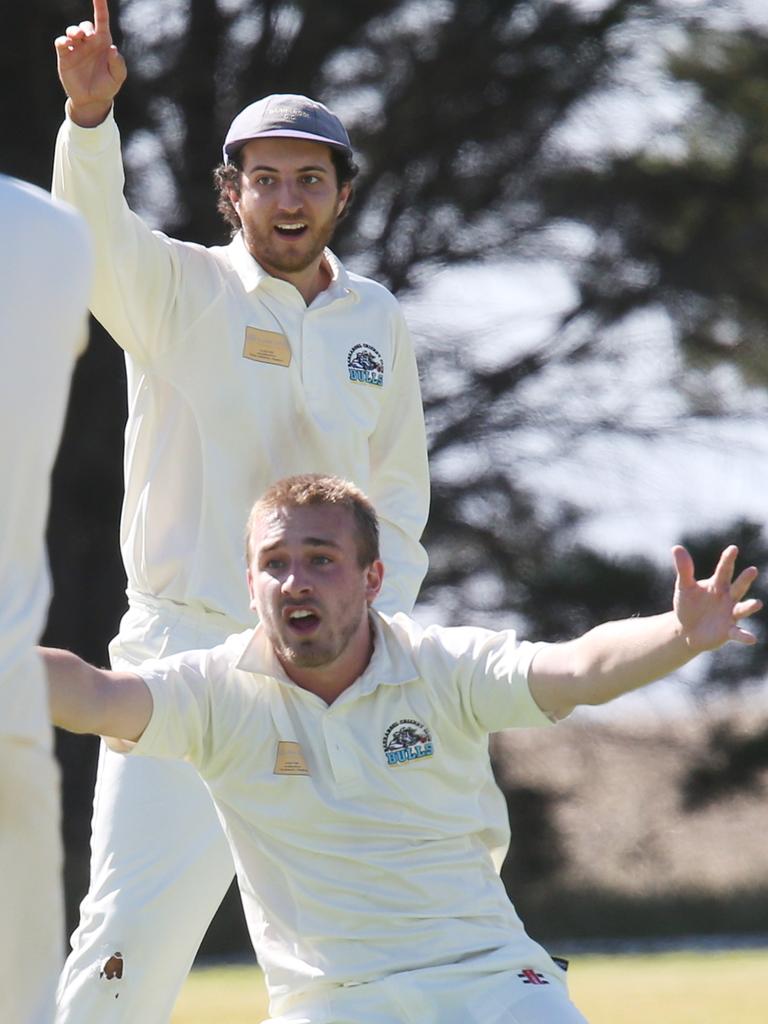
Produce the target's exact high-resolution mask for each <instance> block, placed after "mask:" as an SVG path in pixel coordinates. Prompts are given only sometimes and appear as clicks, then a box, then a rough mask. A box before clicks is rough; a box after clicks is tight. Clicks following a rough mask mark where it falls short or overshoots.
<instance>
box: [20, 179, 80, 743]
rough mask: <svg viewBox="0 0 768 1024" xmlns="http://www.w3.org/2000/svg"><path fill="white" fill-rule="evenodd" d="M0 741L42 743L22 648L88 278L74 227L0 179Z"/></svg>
mask: <svg viewBox="0 0 768 1024" xmlns="http://www.w3.org/2000/svg"><path fill="white" fill-rule="evenodd" d="M0 224H2V252H3V260H2V270H1V271H0V318H2V327H1V328H0V430H1V431H2V439H1V440H0V481H1V482H0V736H14V737H16V738H20V739H26V740H29V739H33V740H37V741H40V742H43V741H44V742H49V739H48V738H49V737H50V734H51V726H50V719H49V715H48V702H47V693H46V680H45V672H44V669H43V666H42V664H41V662H40V659H39V658H38V656H37V655H36V654H35V653H34V651H33V647H34V645H35V644H36V643H37V642H38V640H39V639H40V634H41V633H42V631H43V627H44V626H45V618H46V615H47V614H48V601H49V599H50V596H51V591H50V579H49V574H48V559H47V557H46V550H45V525H46V520H47V518H48V497H49V489H50V474H51V469H52V467H53V462H54V459H55V457H56V452H57V450H58V447H59V438H60V436H61V426H62V423H63V421H64V413H65V410H66V406H67V396H68V394H69V381H70V377H71V374H72V368H73V366H74V363H75V358H76V357H77V356H78V355H79V353H80V351H81V350H82V348H83V347H84V345H85V341H86V337H87V335H86V326H87V314H86V305H87V302H88V291H89V288H90V275H91V270H92V259H91V249H90V243H89V240H88V232H87V228H86V226H85V224H84V223H83V221H82V218H81V217H79V216H78V215H77V214H76V213H75V211H74V210H72V209H70V208H69V207H65V206H64V204H63V203H59V202H54V201H53V200H51V197H50V196H49V195H48V194H47V193H46V192H43V190H42V189H39V188H35V187H34V186H32V185H28V184H27V183H26V182H21V181H16V180H14V179H11V178H6V177H4V176H0Z"/></svg>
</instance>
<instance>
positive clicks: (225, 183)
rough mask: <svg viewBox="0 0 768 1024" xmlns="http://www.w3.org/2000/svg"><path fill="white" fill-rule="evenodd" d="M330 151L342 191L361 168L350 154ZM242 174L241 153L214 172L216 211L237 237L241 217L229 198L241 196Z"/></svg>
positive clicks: (344, 211)
mask: <svg viewBox="0 0 768 1024" xmlns="http://www.w3.org/2000/svg"><path fill="white" fill-rule="evenodd" d="M328 149H329V150H330V152H331V162H332V163H333V166H334V168H335V170H336V187H337V191H341V188H342V186H343V185H347V184H349V185H350V186H351V185H352V182H353V181H354V179H355V178H356V177H357V173H358V171H359V168H358V166H357V164H356V163H355V161H354V160H353V159H352V157H351V156H350V154H349V153H344V152H343V151H342V150H340V149H336V148H335V147H334V146H329V147H328ZM242 173H243V172H242V167H241V163H240V153H239V152H238V153H236V154H235V155H234V156H233V158H232V160H230V162H229V163H228V164H219V166H218V167H215V168H214V170H213V185H214V188H215V189H216V209H217V210H218V211H219V213H220V214H221V216H222V217H223V219H224V221H225V222H226V223H227V224H229V227H230V229H231V231H232V234H233V235H236V234H237V232H238V231H239V230H240V217H239V215H238V212H237V210H236V209H235V204H234V203H233V202H232V200H231V199H230V198H229V193H230V191H231V192H234V193H235V195H237V196H239V195H240V176H241V175H242ZM353 193H354V189H350V193H349V198H348V199H347V202H346V203H345V205H344V209H343V210H342V211H341V213H340V214H339V217H338V219H339V220H343V219H344V217H346V215H347V211H348V210H349V207H350V206H351V204H352V196H353Z"/></svg>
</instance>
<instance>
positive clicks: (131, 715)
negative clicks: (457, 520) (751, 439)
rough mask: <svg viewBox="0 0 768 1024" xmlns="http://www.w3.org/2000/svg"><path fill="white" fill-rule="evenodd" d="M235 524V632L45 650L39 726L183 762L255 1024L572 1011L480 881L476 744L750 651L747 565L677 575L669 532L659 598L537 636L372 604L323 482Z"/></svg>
mask: <svg viewBox="0 0 768 1024" xmlns="http://www.w3.org/2000/svg"><path fill="white" fill-rule="evenodd" d="M247 536H248V559H247V561H248V569H247V582H248V591H249V594H250V600H251V608H252V610H253V611H254V612H255V613H256V615H257V616H258V620H259V625H258V626H257V627H256V628H255V629H250V630H247V631H246V632H244V633H242V634H241V635H239V636H232V637H230V638H229V639H228V640H227V641H226V642H225V643H224V644H223V645H221V646H218V647H216V648H214V649H213V650H203V651H194V652H188V653H184V654H180V655H176V656H174V657H170V658H165V659H161V660H157V661H153V662H146V663H145V664H144V665H142V666H141V667H140V668H139V669H138V671H137V672H127V671H118V672H108V671H101V670H98V669H95V668H92V667H90V666H89V665H87V664H85V663H84V662H83V661H81V660H80V659H79V658H76V657H75V656H74V655H70V654H68V653H67V652H64V651H59V652H54V651H46V652H45V657H46V662H47V666H48V670H49V674H50V679H51V686H52V714H53V718H54V721H55V722H57V724H59V725H61V726H63V727H64V728H67V729H71V730H73V731H75V732H95V733H100V734H102V735H109V736H112V737H119V738H121V741H118V740H113V741H111V742H113V743H114V744H115V747H116V749H120V750H130V751H131V753H130V757H129V759H134V758H136V757H137V755H142V754H143V755H150V756H153V757H166V758H187V759H189V761H190V762H191V763H192V764H193V765H194V766H195V768H196V769H197V770H198V771H199V772H200V774H201V776H202V777H203V778H204V779H205V781H206V783H207V785H208V786H209V787H210V790H211V793H212V795H213V798H214V800H215V802H216V806H217V808H218V812H219V814H220V815H221V818H222V821H223V822H224V827H225V830H226V832H227V836H228V838H229V842H230V844H231V846H232V850H233V854H234V859H235V863H236V865H237V875H238V881H239V884H240V890H241V893H242V896H243V902H244V906H245V910H246V916H247V920H248V925H249V929H250V934H251V938H252V941H253V945H254V948H255V950H256V953H257V956H258V959H259V963H260V964H261V965H262V967H263V968H264V972H265V976H266V981H267V987H268V991H269V996H270V1013H271V1015H272V1017H271V1019H272V1022H273V1024H363V1022H364V1024H433V1022H434V1024H438V1022H439V1024H578V1022H581V1024H583V1022H584V1018H583V1016H582V1015H581V1014H580V1013H579V1012H578V1010H577V1009H576V1008H575V1007H574V1006H573V1005H572V1004H571V1002H570V1000H569V998H568V994H567V989H566V985H565V977H564V972H563V970H562V969H561V967H560V966H558V965H557V964H556V963H555V962H554V961H553V960H552V959H551V958H550V957H549V955H548V954H547V953H546V951H545V950H544V949H543V948H542V947H541V946H539V945H538V944H537V943H535V942H534V941H533V940H532V939H530V938H529V937H528V935H527V934H526V933H525V931H524V928H523V926H522V924H521V922H520V920H519V918H518V917H517V915H516V913H515V911H514V908H513V907H512V905H511V904H510V902H509V900H508V898H507V895H506V892H505V890H504V886H503V884H502V882H501V880H500V878H499V875H498V872H497V866H498V864H499V863H500V859H501V858H503V856H504V853H505V851H506V847H507V845H508V843H509V838H510V837H509V831H508V823H507V814H506V807H505V803H504V799H503V797H502V795H501V793H500V791H499V790H498V788H497V787H496V784H495V782H494V778H493V774H492V771H491V767H490V762H489V756H488V735H489V733H490V732H491V731H494V730H498V729H506V728H511V727H516V726H518V727H519V726H522V727H530V726H546V725H549V724H550V723H552V722H555V721H557V720H559V719H561V718H563V717H565V716H566V715H568V714H569V712H570V711H571V710H572V709H573V708H574V707H575V706H576V705H578V704H601V703H603V702H605V701H608V700H611V699H612V698H614V697H617V696H618V695H619V694H622V693H625V692H627V691H628V690H631V689H634V688H636V687H639V686H642V685H644V684H646V683H648V682H651V681H652V680H654V679H657V678H659V677H660V676H663V675H666V674H668V673H670V672H673V671H674V670H675V669H677V668H679V667H680V666H682V665H684V664H685V663H686V662H688V661H689V660H690V659H691V658H693V657H695V655H696V654H698V653H699V652H701V651H706V650H712V649H714V648H717V647H719V646H721V645H722V644H724V643H725V642H726V641H727V640H734V641H736V642H738V643H743V644H752V643H754V642H755V638H754V636H753V635H752V634H751V633H749V632H747V631H746V630H745V629H744V628H743V626H742V625H741V622H742V620H743V619H745V618H746V617H748V616H750V615H752V614H753V613H754V612H756V611H757V610H758V609H759V608H760V607H761V604H760V602H759V601H757V600H754V599H747V593H748V591H749V588H750V586H751V584H752V582H753V581H754V579H755V577H756V574H757V572H756V569H755V568H754V567H752V568H748V569H744V570H743V571H742V572H741V573H740V574H739V575H738V576H737V577H736V579H735V580H734V579H733V574H734V566H735V562H736V557H737V550H736V548H735V547H729V548H727V549H726V550H725V551H724V552H723V553H722V555H721V557H720V560H719V563H718V565H717V568H716V569H715V572H714V574H713V576H712V577H711V578H710V579H707V580H702V581H697V580H696V579H695V577H694V568H693V563H692V560H691V557H690V555H689V554H688V552H687V551H686V550H685V549H684V548H682V547H676V548H674V549H673V554H674V560H675V565H676V568H677V582H676V585H675V593H674V601H673V608H672V610H671V611H668V612H666V613H664V614H661V615H656V616H652V617H647V618H633V619H627V620H623V621H617V622H609V623H605V624H604V625H601V626H598V627H597V628H595V629H593V630H591V631H590V632H588V633H586V634H584V635H583V636H581V637H579V638H578V639H575V640H571V641H569V642H567V643H558V644H544V643H529V642H525V641H523V642H519V641H518V640H517V638H516V636H515V634H514V632H513V631H509V630H508V631H502V632H491V631H489V630H486V629H476V628H469V627H465V628H451V629H446V628H439V627H431V628H429V629H426V630H424V629H422V628H420V627H419V626H418V625H417V624H416V623H415V622H414V621H413V620H412V619H410V618H408V617H407V616H406V615H404V614H397V615H395V616H394V617H391V618H389V617H387V616H385V615H382V614H379V613H377V612H376V611H374V610H373V609H372V607H371V606H372V604H373V602H374V601H375V600H376V597H377V596H378V594H379V592H380V589H381V586H382V582H383V576H384V567H383V564H382V562H381V560H380V558H379V551H378V535H377V522H376V515H375V512H374V510H373V507H372V506H371V504H370V503H369V502H368V500H367V499H366V498H365V497H364V496H363V495H362V494H361V493H360V491H359V490H358V489H357V488H356V487H354V486H353V485H351V484H349V483H347V482H345V481H342V480H339V479H337V478H333V477H330V478H329V477H321V476H317V475H307V476H299V477H294V478H291V479H287V480H283V481H279V482H278V483H276V484H274V485H273V486H272V487H271V488H270V489H269V490H268V491H267V492H266V494H265V495H264V496H263V497H262V498H261V499H260V500H259V501H257V502H256V504H255V505H254V508H253V510H252V512H251V515H250V519H249V524H248V532H247ZM124 741H128V742H127V743H126V742H124Z"/></svg>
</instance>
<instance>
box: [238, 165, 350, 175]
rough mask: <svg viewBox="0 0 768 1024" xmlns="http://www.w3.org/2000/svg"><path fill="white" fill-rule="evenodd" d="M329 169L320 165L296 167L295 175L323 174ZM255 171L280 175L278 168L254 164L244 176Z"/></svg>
mask: <svg viewBox="0 0 768 1024" xmlns="http://www.w3.org/2000/svg"><path fill="white" fill-rule="evenodd" d="M330 170H331V169H330V167H323V165H322V164H308V165H307V166H306V167H297V168H296V174H306V173H307V172H308V171H321V172H322V173H323V174H328V173H329V172H330ZM255 171H269V173H270V174H280V173H281V171H280V168H279V167H269V166H267V164H254V166H253V167H249V168H248V170H247V171H246V174H253V173H254V172H255Z"/></svg>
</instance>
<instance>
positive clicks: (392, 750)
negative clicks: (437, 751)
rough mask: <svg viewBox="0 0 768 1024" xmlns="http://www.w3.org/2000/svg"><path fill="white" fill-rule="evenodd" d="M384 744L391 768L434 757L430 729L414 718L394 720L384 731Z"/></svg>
mask: <svg viewBox="0 0 768 1024" xmlns="http://www.w3.org/2000/svg"><path fill="white" fill-rule="evenodd" d="M382 746H383V747H384V755H385V757H386V759H387V764H388V765H389V766H390V767H391V768H392V767H396V766H397V765H399V764H407V763H408V762H409V761H419V760H421V759H422V758H424V757H432V754H433V753H434V745H433V743H432V736H431V735H430V732H429V729H428V728H427V727H426V725H422V723H421V722H417V721H416V719H414V718H401V719H400V721H399V722H393V723H392V725H390V727H389V728H388V729H387V731H386V732H385V733H384V739H383V740H382Z"/></svg>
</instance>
